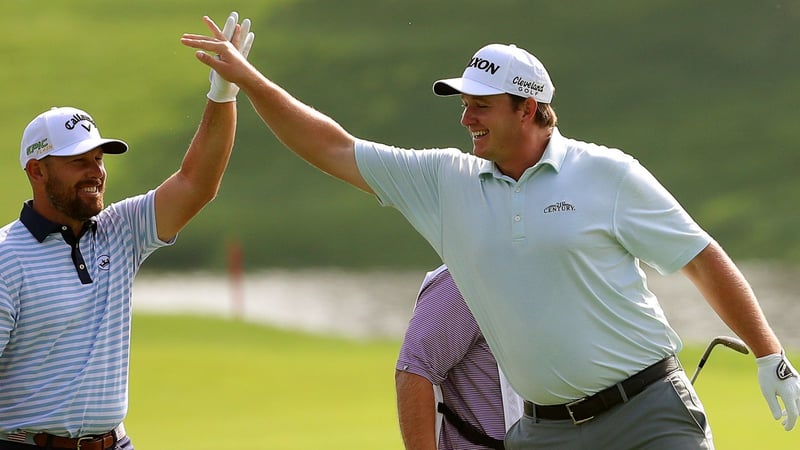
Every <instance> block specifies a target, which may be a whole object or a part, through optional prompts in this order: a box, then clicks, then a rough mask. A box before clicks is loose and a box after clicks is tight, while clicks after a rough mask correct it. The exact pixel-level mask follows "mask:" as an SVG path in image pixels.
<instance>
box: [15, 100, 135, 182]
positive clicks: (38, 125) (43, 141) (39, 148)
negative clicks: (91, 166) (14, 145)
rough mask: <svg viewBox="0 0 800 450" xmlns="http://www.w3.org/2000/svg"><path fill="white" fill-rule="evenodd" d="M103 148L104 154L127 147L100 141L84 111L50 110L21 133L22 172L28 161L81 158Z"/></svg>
mask: <svg viewBox="0 0 800 450" xmlns="http://www.w3.org/2000/svg"><path fill="white" fill-rule="evenodd" d="M101 145H102V146H103V153H125V151H127V150H128V144H126V143H125V142H123V141H120V140H118V139H103V138H102V137H100V130H98V129H97V125H96V124H95V123H94V119H92V116H90V115H89V114H88V113H86V112H85V111H81V110H80V109H77V108H70V107H61V108H56V107H53V108H51V109H50V110H49V111H45V112H43V113H41V114H39V115H38V116H36V118H35V119H33V120H32V121H31V123H29V124H28V126H27V127H26V128H25V132H24V133H22V144H21V145H20V151H19V163H20V165H22V169H23V170H24V169H25V166H26V165H27V164H28V161H30V160H31V159H37V160H38V159H42V158H44V157H45V156H51V155H53V156H72V155H80V154H83V153H86V152H88V151H89V150H92V149H95V148H97V147H99V146H101Z"/></svg>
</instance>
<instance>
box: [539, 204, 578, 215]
mask: <svg viewBox="0 0 800 450" xmlns="http://www.w3.org/2000/svg"><path fill="white" fill-rule="evenodd" d="M572 211H575V205H573V204H571V203H568V202H558V203H553V204H552V205H549V206H547V207H546V208H545V209H544V213H545V214H550V213H557V212H572Z"/></svg>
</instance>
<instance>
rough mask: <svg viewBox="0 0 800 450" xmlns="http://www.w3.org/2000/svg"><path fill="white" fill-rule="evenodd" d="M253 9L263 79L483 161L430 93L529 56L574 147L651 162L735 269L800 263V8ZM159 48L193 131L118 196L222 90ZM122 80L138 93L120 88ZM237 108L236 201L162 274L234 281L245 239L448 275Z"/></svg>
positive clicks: (288, 251) (132, 169)
mask: <svg viewBox="0 0 800 450" xmlns="http://www.w3.org/2000/svg"><path fill="white" fill-rule="evenodd" d="M246 3H247V4H244V5H241V6H238V8H239V10H240V12H241V13H242V14H243V15H248V16H250V17H251V18H252V19H253V24H254V25H253V29H254V31H255V32H256V34H257V38H256V41H255V45H254V47H253V51H252V52H251V55H250V60H251V61H252V62H253V63H254V64H255V65H256V66H257V67H258V68H259V69H260V70H262V71H263V72H264V73H265V74H266V75H268V76H269V77H271V78H272V79H273V80H275V81H277V82H278V83H280V84H282V85H283V86H284V87H286V88H287V90H289V91H290V92H291V93H293V94H295V95H296V96H297V97H298V98H300V99H301V100H303V101H305V102H307V103H308V104H310V105H312V106H314V107H315V108H317V109H319V110H321V111H323V112H325V113H327V114H329V115H331V116H332V117H334V118H335V119H337V120H338V121H339V122H340V123H341V124H342V125H343V126H344V127H345V128H347V129H348V130H349V131H351V132H353V133H354V134H356V135H358V136H360V137H364V138H367V139H373V140H378V141H382V142H387V143H392V144H396V145H400V146H409V147H417V148H423V147H432V146H454V147H459V148H462V149H463V150H465V151H469V150H470V148H469V140H468V136H467V134H466V132H465V131H464V130H463V129H462V127H461V126H460V124H459V116H460V107H459V100H458V99H456V98H448V99H441V98H437V97H435V96H433V95H432V93H431V84H432V82H433V81H434V80H435V79H437V78H443V77H451V76H457V75H459V74H460V72H461V70H462V69H463V66H464V65H465V63H466V62H467V61H468V59H469V57H470V56H471V55H472V53H473V52H474V51H475V50H476V49H477V48H479V47H480V46H482V45H483V44H485V43H489V42H505V43H511V42H513V43H516V44H518V45H520V46H522V47H525V48H528V49H529V50H531V51H532V52H533V53H534V54H536V55H537V56H538V57H539V58H540V59H541V60H542V61H543V62H544V63H545V65H546V66H547V67H548V69H549V71H550V74H551V76H552V78H553V80H554V82H555V85H556V95H555V100H554V106H555V108H556V111H557V113H558V115H559V119H560V128H561V131H562V133H563V134H564V135H566V136H569V137H574V138H577V139H581V140H586V141H592V142H596V143H599V144H603V145H608V146H612V147H619V148H622V149H623V150H625V151H626V152H628V153H631V154H633V155H634V156H636V157H637V158H638V159H640V160H641V161H642V162H643V163H644V164H645V165H646V166H647V167H648V168H649V169H650V170H651V171H652V172H653V173H654V174H655V175H656V176H657V177H658V178H659V179H660V180H661V181H662V183H663V184H664V185H665V186H667V188H668V189H669V190H670V191H671V192H673V194H674V195H675V196H676V197H677V198H678V199H679V200H680V201H681V202H682V203H683V204H684V206H685V207H686V208H687V209H688V210H689V211H690V213H691V214H692V215H693V216H694V217H695V218H696V219H697V220H698V221H699V222H700V223H701V224H702V225H703V226H704V227H705V228H706V229H707V230H708V231H709V232H711V233H712V235H714V236H715V237H716V238H717V239H718V240H719V241H720V242H721V243H722V244H723V245H724V246H725V247H726V248H727V249H728V251H729V252H730V253H731V254H732V256H734V257H736V258H746V259H780V260H787V261H790V262H797V261H798V260H800V241H799V240H797V239H793V234H792V232H793V231H795V230H796V229H798V228H799V227H800V215H798V214H797V213H796V212H795V211H794V204H795V203H796V202H797V200H796V199H797V196H798V189H800V185H798V182H797V181H796V177H795V174H794V172H795V170H796V169H795V168H796V167H798V163H799V162H800V161H798V160H800V156H798V154H797V149H796V147H797V144H796V143H795V140H796V139H795V135H796V134H797V131H796V130H797V126H796V125H795V123H796V122H797V105H798V104H800V76H798V74H800V59H798V58H797V49H798V48H800V45H798V44H800V38H798V34H797V32H796V30H797V29H798V26H799V25H800V5H798V2H796V1H792V2H778V3H775V2H772V3H766V4H765V3H763V2H750V1H744V0H734V1H723V0H713V1H709V2H690V1H685V0H684V1H669V2H667V1H654V2H633V1H611V2H538V1H510V0H505V1H494V2H485V1H480V2H479V1H474V0H469V1H461V2H455V3H453V2H431V1H421V0H408V1H399V0H395V1H380V2H362V1H347V0H342V1H336V2H331V1H322V0H299V1H286V2H282V3H276V4H269V5H267V6H265V5H263V4H262V3H258V2H246ZM159 5H160V3H159ZM152 8H154V9H155V8H156V6H155V5H154V6H152ZM216 8H218V6H217V7H216ZM175 14H176V15H178V14H180V23H191V24H192V25H191V26H190V27H189V28H187V27H185V26H183V28H178V29H177V30H170V31H171V32H172V34H173V35H174V39H175V40H177V37H178V36H179V35H180V33H182V32H203V31H204V30H203V29H202V25H201V24H200V23H199V17H200V16H201V15H203V14H212V15H213V16H214V17H217V16H220V19H221V17H222V14H223V13H218V12H216V11H203V10H201V11H198V12H192V13H191V14H187V12H186V11H182V12H180V13H179V12H177V11H176V12H175ZM187 17H189V18H191V19H192V20H195V19H194V17H197V18H198V20H197V22H187ZM161 18H162V19H163V17H161ZM163 26H164V25H161V27H163ZM129 30H131V31H130V32H133V31H132V30H134V28H129ZM108 39H110V40H112V42H114V41H113V40H115V39H123V40H131V41H133V40H135V39H136V38H135V36H124V35H109V36H108ZM161 44H162V45H166V44H169V45H170V46H171V47H170V52H171V53H173V54H174V55H177V56H176V59H179V60H180V59H181V58H183V59H185V60H186V61H182V63H181V65H180V66H179V67H176V68H175V70H179V72H176V73H160V74H158V76H159V79H156V80H150V81H148V82H149V83H153V86H152V88H153V89H158V88H159V87H158V84H159V83H162V81H160V80H162V79H163V80H167V79H169V78H170V77H174V79H172V80H171V81H170V82H171V83H173V84H174V85H175V86H178V87H180V88H175V89H172V90H170V91H169V92H161V94H162V95H169V96H172V98H170V99H169V102H170V104H171V106H170V110H171V111H182V113H177V114H174V115H172V116H168V115H167V116H168V117H173V119H174V120H177V121H179V122H176V123H170V124H165V125H166V126H162V127H160V128H159V127H151V128H149V129H148V130H147V134H139V135H136V136H132V138H135V140H136V142H135V144H136V147H137V148H145V149H171V150H170V151H169V152H162V151H151V152H147V153H144V152H142V153H140V154H138V155H135V156H134V152H130V155H126V156H125V158H126V162H125V170H124V173H118V172H121V171H119V170H118V169H117V170H118V172H114V177H115V178H114V183H117V184H114V185H113V191H110V192H109V197H111V198H112V199H113V198H118V197H120V196H123V195H128V194H130V193H135V192H141V191H142V190H143V189H144V187H143V186H154V185H156V184H157V183H158V182H159V181H160V180H162V179H163V178H164V177H166V176H167V175H169V174H170V173H171V172H172V171H174V170H175V169H176V168H177V166H178V164H179V161H180V156H181V153H182V149H184V148H185V146H186V144H187V143H188V141H189V139H190V138H191V134H192V132H193V131H194V127H195V126H196V123H197V118H198V115H199V112H200V110H201V108H202V94H204V93H205V89H206V88H205V85H203V84H201V82H202V81H203V80H202V78H203V77H202V75H199V74H198V73H199V72H198V69H197V67H196V66H197V64H198V63H196V62H193V61H191V52H190V51H186V49H182V48H179V46H174V42H172V41H170V42H162V43H161ZM108 45H109V46H112V45H121V44H119V43H113V44H108ZM172 47H174V48H172ZM123 63H124V60H120V64H123ZM184 63H185V64H184ZM138 64H141V62H138ZM192 64H194V65H192ZM130 70H137V68H131V69H130ZM83 76H86V77H97V78H98V79H100V78H102V74H100V73H86V74H83ZM143 76H146V74H145V75H143ZM176 80H178V81H181V80H190V82H187V83H184V84H185V86H181V83H180V82H176ZM109 85H110V86H109ZM104 86H107V89H108V90H110V91H111V92H113V91H115V90H117V89H120V88H121V86H117V87H114V86H113V83H110V82H109V81H108V80H105V82H104ZM139 101H140V102H142V103H146V104H150V103H151V102H152V100H146V99H141V100H139ZM159 101H163V99H159V100H158V101H156V102H155V106H154V107H155V108H158V103H159ZM239 103H240V106H239V112H240V128H239V135H238V138H237V144H236V150H235V154H234V156H233V159H232V161H231V164H230V168H229V170H228V173H227V175H226V178H225V181H224V184H223V188H222V191H221V192H220V194H219V196H218V198H217V199H216V200H215V202H214V203H212V204H211V205H209V206H208V207H207V208H206V210H204V211H203V212H202V213H201V215H200V216H199V217H198V218H197V219H196V220H195V221H194V222H193V223H192V224H190V226H189V227H188V228H187V229H186V230H185V232H184V233H182V236H181V238H180V239H179V242H178V243H177V244H176V245H175V246H174V247H173V248H172V249H169V250H165V251H161V252H158V253H157V254H156V255H154V256H153V257H152V259H151V261H149V262H148V267H150V268H170V269H179V268H194V267H209V268H220V267H224V264H225V245H226V242H229V241H230V240H232V239H238V240H240V241H241V242H242V243H243V245H244V247H245V258H246V259H245V260H246V266H247V267H248V268H256V267H267V266H290V267H297V266H309V265H310V266H320V265H326V266H327V265H337V266H352V267H359V266H370V267H372V266H387V267H389V266H396V267H420V266H421V267H430V266H431V265H432V264H435V263H436V261H437V260H438V258H437V256H436V255H435V253H434V252H433V251H432V250H431V249H430V248H429V246H428V244H427V243H426V242H425V241H424V240H423V239H422V238H420V237H419V236H418V235H417V234H416V232H415V231H414V230H413V229H412V228H411V227H410V225H408V224H407V222H406V221H405V220H404V219H403V218H402V217H400V215H399V214H398V213H397V212H396V211H394V210H389V209H387V208H381V207H379V206H378V205H377V202H376V201H375V200H374V199H373V198H371V197H370V196H368V195H366V194H364V193H362V192H360V191H358V190H356V189H354V188H352V187H350V186H347V185H345V184H344V183H342V182H340V181H338V180H335V179H332V178H331V177H329V176H327V175H325V174H322V173H320V172H318V171H317V170H316V169H314V168H312V167H311V166H309V165H308V164H306V163H305V162H303V161H301V160H300V159H298V158H297V157H296V156H294V155H293V154H292V153H290V152H289V151H288V150H286V149H285V148H283V146H282V145H281V144H280V143H279V142H277V141H276V140H275V139H274V138H273V137H272V135H271V134H270V133H269V131H268V130H267V128H266V127H265V126H264V125H263V124H262V123H261V122H260V120H259V119H258V117H257V116H256V115H255V113H254V111H253V109H252V107H251V106H250V105H249V103H248V102H247V101H246V100H245V99H244V98H243V97H240V102H239ZM142 108H143V109H142V111H147V108H145V107H142ZM111 109H112V111H111V112H108V113H106V112H103V114H111V115H113V114H114V111H113V108H111ZM165 115H166V114H165ZM22 126H24V123H23V125H22ZM117 129H118V130H119V129H121V127H118V128H117ZM117 134H119V133H117ZM15 142H16V141H14V140H12V143H15ZM115 168H116V167H115ZM112 184H113V183H112ZM112 195H114V197H112ZM11 211H12V212H11V213H9V214H16V213H17V211H18V203H15V204H14V207H13V208H12V210H11Z"/></svg>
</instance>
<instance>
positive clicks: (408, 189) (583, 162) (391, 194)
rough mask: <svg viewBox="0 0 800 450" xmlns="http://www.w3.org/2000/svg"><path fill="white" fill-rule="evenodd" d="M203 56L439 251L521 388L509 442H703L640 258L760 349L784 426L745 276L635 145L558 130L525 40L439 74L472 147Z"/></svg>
mask: <svg viewBox="0 0 800 450" xmlns="http://www.w3.org/2000/svg"><path fill="white" fill-rule="evenodd" d="M301 38H302V37H301ZM183 43H184V44H186V45H188V46H191V47H194V48H197V49H201V50H213V49H214V48H215V46H216V45H217V44H216V43H215V42H214V40H213V39H209V38H208V37H204V36H197V35H184V37H183ZM198 58H199V59H200V60H201V61H202V62H203V63H205V64H208V65H209V66H210V67H212V68H213V69H215V70H220V71H222V72H221V73H222V74H223V75H224V76H225V77H228V79H230V80H231V81H233V82H235V83H237V84H238V85H239V87H240V88H241V89H242V91H244V93H245V94H246V95H247V96H248V97H249V98H250V101H251V102H252V103H253V105H254V106H255V109H256V111H258V113H259V115H260V116H261V118H262V120H263V121H264V122H265V123H266V125H267V126H268V128H269V130H271V132H272V133H274V134H275V135H276V136H277V137H278V139H280V141H281V142H283V143H284V144H285V145H286V146H287V147H288V148H290V149H291V150H292V151H294V152H295V153H296V154H297V155H299V156H300V157H302V158H303V159H305V160H306V161H308V162H310V163H311V164H313V165H315V166H317V167H318V168H319V169H321V170H322V171H324V172H325V173H328V174H331V175H333V176H335V177H338V178H339V179H341V180H343V181H345V182H347V183H350V184H352V185H353V186H355V187H357V188H360V189H362V190H364V191H365V192H368V193H370V194H373V195H374V196H375V197H377V199H378V200H379V201H380V204H382V205H384V206H390V207H393V208H396V209H397V210H399V211H400V212H401V213H402V214H403V216H404V217H405V218H406V219H407V220H408V221H409V222H410V223H411V224H412V225H413V226H414V227H415V229H416V230H417V231H418V232H419V233H420V234H421V235H422V236H423V237H424V238H425V239H426V240H427V241H428V242H429V243H430V244H431V246H432V247H433V248H434V249H435V250H436V252H437V253H438V254H439V256H440V257H441V259H442V261H443V262H444V263H445V264H446V265H447V267H448V268H449V269H450V273H451V275H452V276H453V279H454V280H455V282H456V284H457V286H458V288H459V290H460V291H461V293H462V295H463V297H464V300H465V301H466V302H467V305H468V306H469V309H470V310H471V311H472V313H473V315H474V316H475V319H476V321H477V323H478V325H479V326H480V329H481V331H482V332H483V334H484V336H485V337H486V340H487V342H488V343H489V346H490V348H491V350H492V352H493V354H494V356H495V358H496V359H497V361H498V363H499V365H500V367H501V369H502V370H503V373H504V374H505V375H506V376H507V378H508V380H509V382H510V383H511V385H512V387H513V388H514V390H515V391H517V392H518V393H519V394H520V396H522V398H524V399H525V402H524V403H525V405H526V408H525V409H526V414H524V415H523V417H522V418H521V419H520V420H519V421H518V422H517V424H516V425H514V426H513V427H511V429H510V430H509V432H508V433H507V434H506V436H505V447H506V448H507V449H511V450H516V449H559V450H564V449H588V450H595V449H614V450H621V449H643V448H646V449H650V450H653V449H664V450H674V449H708V448H713V442H712V441H713V440H712V437H711V430H710V428H709V426H708V422H707V420H706V414H705V411H704V410H703V406H702V404H701V403H700V402H699V400H697V397H696V395H695V391H694V389H693V388H692V386H691V383H690V382H689V380H688V378H687V377H686V374H685V373H684V371H683V370H682V368H681V367H680V364H679V363H678V361H677V358H676V356H675V355H676V353H677V352H679V351H680V350H681V345H682V344H681V341H680V339H679V338H678V335H677V334H676V333H675V331H674V330H673V329H672V328H671V327H670V325H669V322H668V321H667V318H666V317H665V315H664V312H663V310H662V308H661V306H660V304H659V302H658V300H657V299H656V297H655V295H653V293H652V292H651V291H650V290H649V289H648V286H647V280H646V279H645V276H644V272H643V271H642V268H641V267H640V265H641V264H642V263H644V264H648V265H650V266H652V267H654V268H656V269H658V270H659V271H660V272H661V273H671V272H678V271H680V272H682V273H683V274H684V275H685V276H686V277H687V278H688V279H689V280H691V281H692V283H693V284H694V285H695V286H696V287H697V289H698V290H699V292H700V293H702V295H703V296H704V297H705V299H706V301H708V303H709V304H710V305H711V307H713V309H714V310H715V311H716V312H717V314H718V315H719V316H720V317H721V318H722V320H723V321H724V322H725V323H726V324H727V325H728V326H729V327H730V329H731V330H732V331H733V332H734V333H736V334H737V335H738V336H739V337H740V338H741V339H742V340H743V341H744V342H745V343H746V344H747V346H748V347H749V348H750V349H751V350H752V351H753V353H754V354H755V356H756V358H757V360H756V364H755V365H756V366H757V367H758V382H759V384H760V387H761V389H762V391H763V394H764V397H765V399H766V400H767V405H768V406H769V409H768V410H767V408H765V409H764V410H763V411H752V414H765V413H768V412H771V413H772V415H773V417H774V418H775V419H779V418H781V416H783V424H784V427H785V429H786V430H791V429H792V428H794V426H795V424H796V421H797V416H798V403H800V381H798V377H797V372H796V371H795V370H794V369H793V368H792V366H791V364H790V363H789V361H788V360H787V359H786V357H785V356H784V354H783V349H782V346H781V343H780V341H779V340H778V338H777V337H776V336H775V334H774V332H773V331H772V329H771V328H770V326H769V324H768V322H767V320H766V318H765V317H764V314H763V313H762V311H761V308H760V306H759V303H758V300H757V298H756V296H755V294H754V293H753V291H752V290H751V288H750V286H749V285H748V283H747V281H746V280H745V278H744V276H743V275H742V274H741V272H740V271H739V270H738V269H737V267H736V265H735V264H734V263H733V261H731V259H730V258H729V257H728V255H727V254H726V253H725V251H724V250H723V248H722V247H721V246H720V244H719V243H718V242H716V241H715V240H714V239H713V238H712V237H711V236H710V235H709V234H708V233H707V232H706V231H704V230H703V229H702V228H701V227H700V226H699V225H698V224H697V223H696V222H695V221H694V220H693V219H692V218H691V217H690V216H689V214H688V213H687V212H686V211H685V209H684V208H682V207H681V205H680V204H678V202H677V201H676V200H675V198H674V197H673V196H672V195H670V193H669V192H668V191H667V190H666V189H665V188H664V186H662V185H661V184H660V183H659V182H658V180H657V179H656V178H655V177H654V176H653V175H652V174H651V173H650V172H649V171H647V170H646V169H645V168H644V167H643V166H642V165H641V164H640V163H639V162H638V161H637V160H636V159H635V158H634V157H632V156H631V155H629V154H626V153H624V152H623V151H621V150H618V149H612V148H607V147H603V146H600V145H595V144H590V143H587V142H585V141H582V140H577V139H571V138H569V137H567V136H564V135H562V134H561V132H560V131H559V129H558V127H557V120H556V113H555V109H554V107H553V105H552V103H553V99H554V98H555V97H554V94H555V85H554V83H553V82H552V80H551V78H550V75H549V73H548V71H547V70H545V67H544V65H543V64H542V63H541V61H539V59H538V58H536V57H535V56H534V55H532V54H531V53H529V52H528V51H526V50H523V49H522V48H520V47H516V46H514V45H506V44H489V45H486V46H484V47H482V48H480V49H479V50H478V51H477V52H476V53H474V54H473V56H472V57H471V58H465V59H466V61H465V66H466V68H465V69H463V72H462V75H461V76H460V77H457V78H450V79H443V80H439V81H437V82H435V83H434V85H433V90H434V92H435V93H436V94H438V95H445V96H447V95H453V96H457V97H458V98H459V99H460V101H461V106H462V114H461V125H463V126H464V128H465V131H466V132H467V133H469V136H470V138H471V140H472V148H471V149H470V150H471V152H463V151H460V150H458V149H454V148H445V149H427V150H414V149H403V148H397V147H393V146H390V145H386V144H382V143H378V142H374V141H366V140H363V139H359V138H356V137H355V136H353V135H351V134H350V133H349V132H348V131H347V130H346V129H345V128H344V127H342V126H341V125H339V124H338V123H336V122H335V121H334V120H333V119H331V118H330V117H327V116H325V115H324V114H322V113H320V112H319V111H317V110H315V109H313V108H311V107H309V106H308V105H305V104H303V103H302V102H300V101H299V100H298V99H296V98H294V97H293V96H291V95H290V94H289V93H288V92H287V91H286V90H284V89H282V88H281V87H280V86H278V85H277V84H275V83H274V82H272V81H271V80H269V79H268V78H266V77H265V76H264V75H262V74H261V73H260V72H259V71H258V70H257V69H255V68H254V67H253V66H252V65H251V64H250V63H248V62H247V61H246V60H244V59H243V58H239V59H238V60H237V61H236V62H234V63H229V62H226V63H220V62H218V61H216V60H214V58H211V57H209V56H208V55H206V54H203V53H200V54H198ZM265 63H266V64H268V65H269V66H273V67H274V66H277V65H279V64H280V61H277V60H275V58H266V59H265ZM386 70H387V71H391V70H392V69H391V68H387V69H386ZM603 94H604V93H603V92H596V93H594V95H600V96H602V95H603ZM608 104H609V105H611V104H613V99H609V102H608ZM597 113H598V114H602V113H603V111H598V112H597ZM309 130H312V131H313V132H309ZM419 147H420V148H424V147H425V145H424V143H420V145H419ZM781 402H782V403H783V409H785V412H783V411H782V408H781Z"/></svg>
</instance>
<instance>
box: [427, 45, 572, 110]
mask: <svg viewBox="0 0 800 450" xmlns="http://www.w3.org/2000/svg"><path fill="white" fill-rule="evenodd" d="M555 90H556V88H555V86H553V82H552V81H550V75H548V73H547V70H545V68H544V65H542V63H541V62H540V61H539V60H538V59H536V57H535V56H533V55H531V54H530V53H528V52H527V51H525V50H523V49H521V48H518V47H517V46H516V45H513V44H511V45H504V44H489V45H487V46H485V47H483V48H481V49H480V50H478V52H477V53H475V56H473V57H472V59H471V60H470V61H469V64H467V68H466V69H464V74H463V75H462V76H461V78H449V79H446V80H439V81H437V82H435V83H433V92H434V93H435V94H436V95H441V96H447V95H458V94H468V95H496V94H503V93H507V94H513V95H519V96H520V97H533V98H534V99H535V100H536V101H537V102H541V103H550V102H552V101H553V94H554V93H555Z"/></svg>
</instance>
